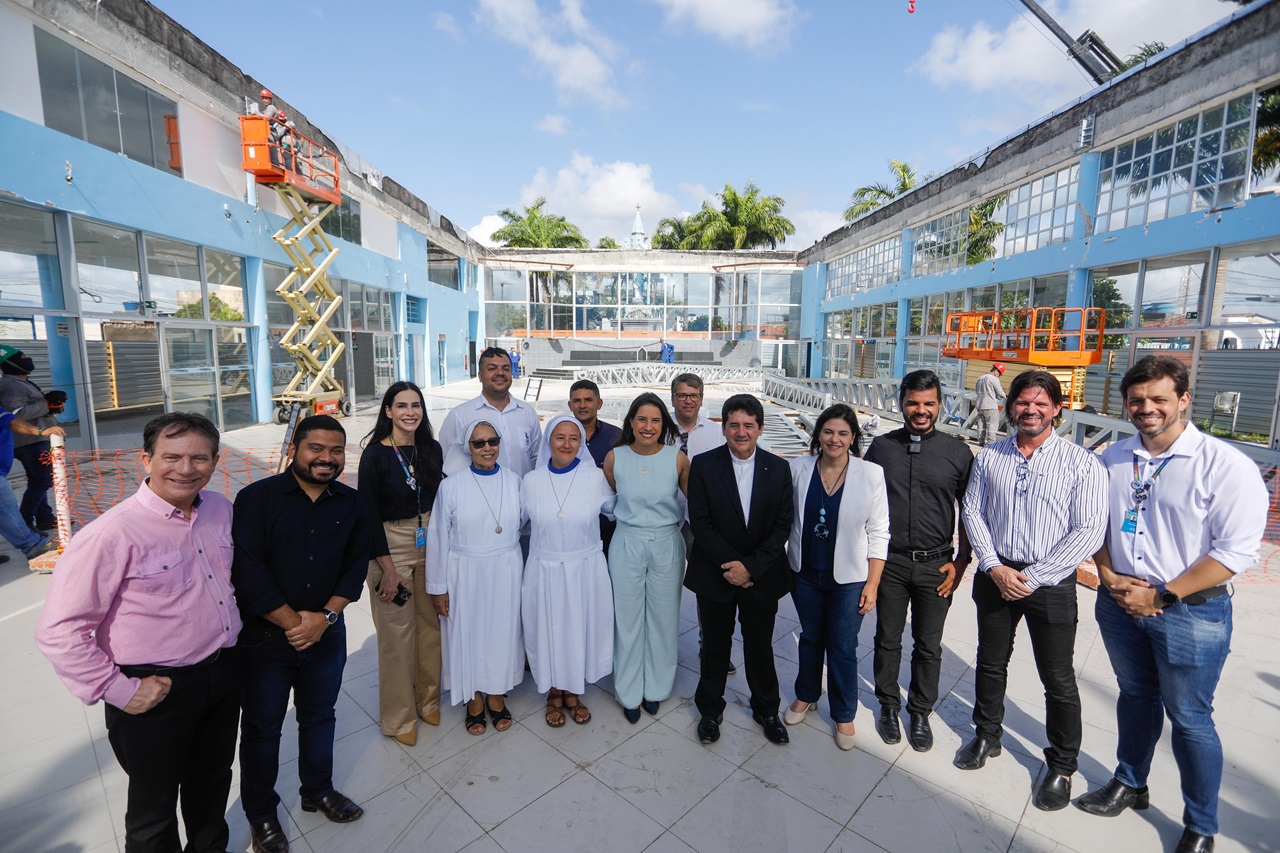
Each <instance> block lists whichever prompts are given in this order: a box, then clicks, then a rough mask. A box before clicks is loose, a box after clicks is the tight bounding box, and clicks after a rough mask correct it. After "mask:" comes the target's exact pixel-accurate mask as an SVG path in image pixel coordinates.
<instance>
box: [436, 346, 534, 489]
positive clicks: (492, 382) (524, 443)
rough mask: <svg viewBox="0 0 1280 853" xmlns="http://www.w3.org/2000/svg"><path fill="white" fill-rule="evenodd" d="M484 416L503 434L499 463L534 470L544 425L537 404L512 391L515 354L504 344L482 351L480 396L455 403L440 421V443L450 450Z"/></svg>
mask: <svg viewBox="0 0 1280 853" xmlns="http://www.w3.org/2000/svg"><path fill="white" fill-rule="evenodd" d="M481 417H484V418H485V419H486V420H488V421H489V422H490V423H492V424H493V426H494V428H495V429H497V430H498V435H499V436H501V438H502V444H501V447H500V450H499V453H498V464H499V465H501V466H503V467H504V468H506V469H507V470H509V471H511V472H512V473H513V474H515V475H516V476H517V477H524V475H525V474H528V473H529V472H530V471H532V470H533V467H534V463H535V462H536V461H537V457H538V441H539V439H540V438H541V437H542V427H541V425H540V424H539V423H538V413H537V411H536V410H535V409H534V408H533V406H531V405H529V404H528V403H526V402H525V401H524V400H521V399H520V398H519V397H516V396H513V395H512V393H511V355H510V354H509V353H508V352H507V351H506V350H504V349H503V348H502V347H489V348H488V349H486V350H485V351H484V352H482V353H480V396H478V397H476V398H475V399H473V400H468V401H467V402H465V403H459V404H458V405H456V406H454V407H453V409H451V410H450V411H449V414H448V415H446V416H445V419H444V423H442V424H441V425H440V446H441V447H443V448H444V449H445V453H446V454H448V451H449V447H450V446H452V445H453V444H456V443H457V442H459V441H461V440H462V432H463V430H465V429H466V428H467V427H468V426H469V425H470V424H471V423H472V422H473V421H475V420H477V419H479V418H481Z"/></svg>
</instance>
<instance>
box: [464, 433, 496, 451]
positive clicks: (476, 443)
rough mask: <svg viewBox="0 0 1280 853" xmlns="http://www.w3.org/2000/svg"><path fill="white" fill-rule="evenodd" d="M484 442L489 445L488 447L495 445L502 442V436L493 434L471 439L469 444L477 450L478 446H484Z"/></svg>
mask: <svg viewBox="0 0 1280 853" xmlns="http://www.w3.org/2000/svg"><path fill="white" fill-rule="evenodd" d="M486 444H487V445H489V446H490V447H497V446H498V445H499V444H502V436H500V435H495V436H494V437H493V438H473V439H471V446H472V447H474V448H475V449H476V450H479V449H480V448H482V447H484V446H485V445H486Z"/></svg>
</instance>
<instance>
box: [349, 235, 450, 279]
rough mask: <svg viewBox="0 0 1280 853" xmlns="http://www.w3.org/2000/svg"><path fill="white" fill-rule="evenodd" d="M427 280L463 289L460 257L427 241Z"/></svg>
mask: <svg viewBox="0 0 1280 853" xmlns="http://www.w3.org/2000/svg"><path fill="white" fill-rule="evenodd" d="M353 242H354V241H353ZM427 278H428V279H429V280H431V281H433V282H435V283H436V284H438V285H440V286H441V287H448V288H450V289H452V290H459V289H461V282H460V280H459V277H458V256H457V255H455V254H453V253H452V252H450V251H448V250H446V249H444V248H442V247H441V246H437V245H436V244H435V243H433V242H431V241H430V240H428V241H427Z"/></svg>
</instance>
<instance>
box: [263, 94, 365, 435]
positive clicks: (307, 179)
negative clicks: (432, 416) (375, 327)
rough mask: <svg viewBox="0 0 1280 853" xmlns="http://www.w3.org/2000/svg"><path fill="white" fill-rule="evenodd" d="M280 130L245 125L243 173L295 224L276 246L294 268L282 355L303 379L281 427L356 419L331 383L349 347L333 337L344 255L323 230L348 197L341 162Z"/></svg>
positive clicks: (281, 291)
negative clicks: (334, 276) (337, 271)
mask: <svg viewBox="0 0 1280 853" xmlns="http://www.w3.org/2000/svg"><path fill="white" fill-rule="evenodd" d="M276 125H277V126H275V127H273V126H272V119H270V118H267V117H266V116H259V115H247V116H241V117H240V136H241V143H242V147H243V152H244V163H243V167H244V170H245V171H246V172H249V173H251V174H252V175H254V180H255V182H256V183H258V184H261V185H263V186H269V187H271V188H272V189H273V190H275V192H276V195H278V196H279V197H280V200H281V202H282V203H283V204H284V207H285V210H286V212H287V213H288V217H289V218H288V221H287V222H286V223H285V225H284V227H283V228H281V229H280V230H279V231H277V232H276V233H275V234H274V235H273V236H272V239H273V240H275V241H276V242H277V243H279V244H280V247H281V248H282V249H283V250H284V252H285V254H286V255H288V256H289V260H290V261H292V262H293V270H292V271H291V272H290V273H289V275H288V276H286V277H285V279H284V281H283V282H281V283H280V286H279V287H277V288H276V294H277V295H278V296H279V297H280V298H281V299H283V300H284V301H285V303H286V304H288V306H289V307H290V308H291V309H292V310H293V313H294V318H295V319H294V321H293V325H292V326H290V327H289V330H288V331H287V332H285V334H284V337H282V338H281V339H280V348H281V349H283V350H284V351H285V352H287V353H288V354H289V356H290V357H291V358H292V359H293V360H294V363H295V364H296V365H297V372H296V373H294V376H293V379H292V380H290V382H289V384H288V385H287V386H285V389H284V390H283V391H281V392H280V393H279V394H276V395H274V396H273V397H272V400H273V401H274V402H275V404H276V409H275V417H276V420H277V422H279V423H292V422H296V420H297V417H298V415H299V414H300V412H302V411H303V410H305V411H306V413H308V414H317V415H322V414H350V405H349V404H348V403H347V402H346V401H345V400H344V396H343V389H342V385H341V383H339V382H338V380H337V379H336V378H334V375H333V370H334V367H335V366H336V365H337V364H338V362H339V361H340V360H341V358H342V355H343V353H344V352H345V351H346V344H344V343H343V342H342V341H341V340H340V339H339V338H338V336H337V335H335V334H334V333H333V332H332V331H331V330H330V329H329V321H330V320H331V319H332V318H333V317H334V315H335V314H336V313H337V311H338V309H339V308H340V307H341V305H342V296H341V294H339V293H337V292H336V291H335V290H334V289H333V287H332V286H331V285H330V284H329V273H328V269H329V266H330V265H331V264H332V263H333V261H334V260H335V259H336V258H337V257H338V250H337V249H336V248H334V246H333V244H332V243H331V242H330V241H329V237H328V235H327V234H325V232H324V227H323V222H324V218H325V217H326V216H327V215H328V214H329V212H330V211H332V210H333V209H334V207H336V206H338V205H340V204H341V203H342V193H341V189H340V185H339V180H338V162H337V157H336V156H335V155H334V154H333V153H332V152H331V151H329V150H328V149H327V148H324V147H323V146H320V145H318V144H316V143H315V142H313V141H312V140H310V139H308V138H307V137H305V136H303V135H302V134H301V133H298V132H297V131H296V130H294V129H293V128H291V127H287V126H284V125H280V124H279V123H278V122H277V123H276ZM289 432H292V430H290V431H289Z"/></svg>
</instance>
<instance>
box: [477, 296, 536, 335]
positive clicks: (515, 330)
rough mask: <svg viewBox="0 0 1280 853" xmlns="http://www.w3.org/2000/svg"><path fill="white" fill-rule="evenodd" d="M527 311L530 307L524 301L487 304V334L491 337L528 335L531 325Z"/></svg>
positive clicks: (485, 315) (485, 316)
mask: <svg viewBox="0 0 1280 853" xmlns="http://www.w3.org/2000/svg"><path fill="white" fill-rule="evenodd" d="M527 312H528V307H527V306H526V305H525V304H524V303H519V304H511V303H506V304H503V303H498V304H495V305H486V306H485V310H484V329H485V336H486V337H490V338H510V337H521V338H523V337H526V336H527V335H528V326H529V321H528V314H527Z"/></svg>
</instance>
